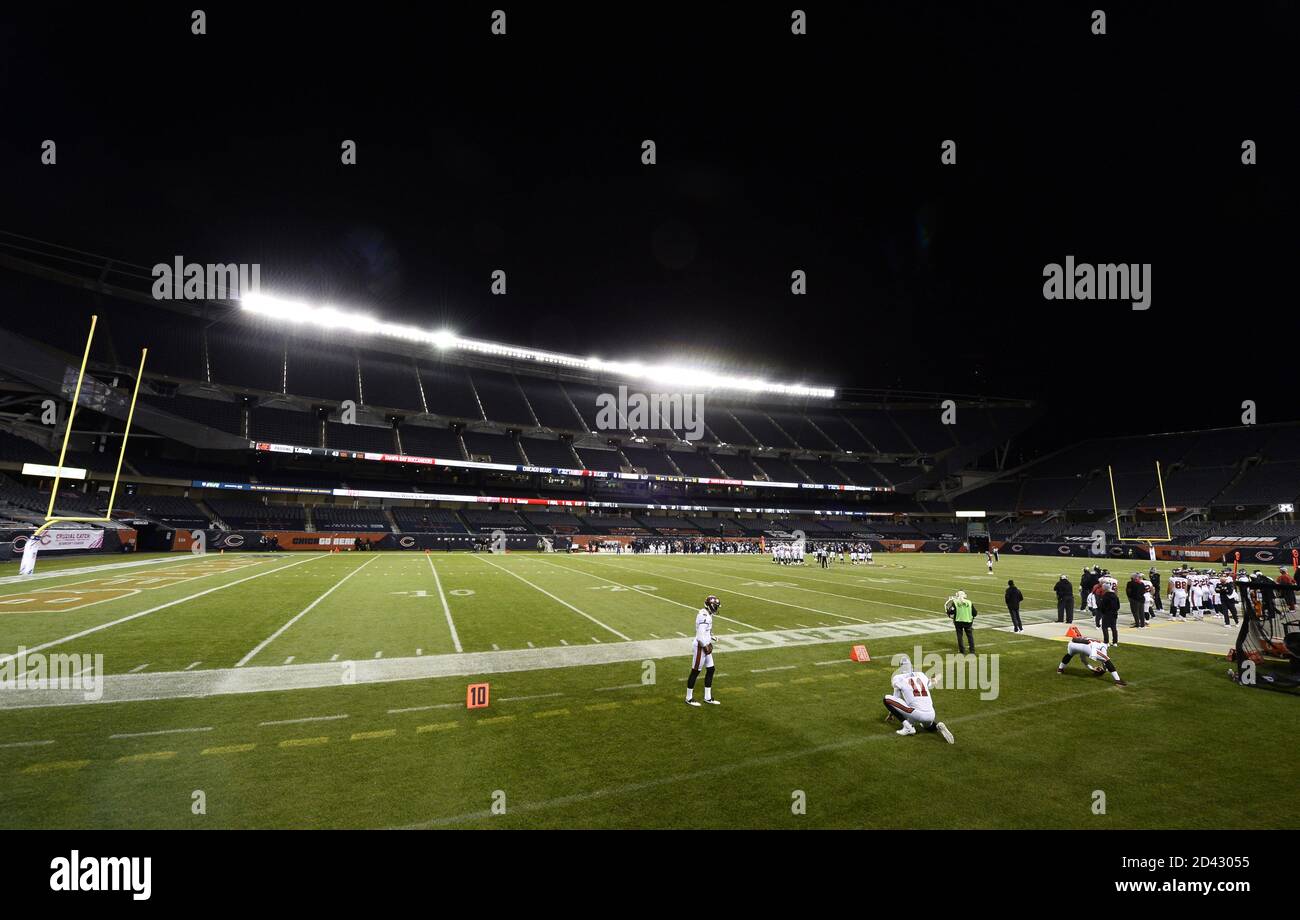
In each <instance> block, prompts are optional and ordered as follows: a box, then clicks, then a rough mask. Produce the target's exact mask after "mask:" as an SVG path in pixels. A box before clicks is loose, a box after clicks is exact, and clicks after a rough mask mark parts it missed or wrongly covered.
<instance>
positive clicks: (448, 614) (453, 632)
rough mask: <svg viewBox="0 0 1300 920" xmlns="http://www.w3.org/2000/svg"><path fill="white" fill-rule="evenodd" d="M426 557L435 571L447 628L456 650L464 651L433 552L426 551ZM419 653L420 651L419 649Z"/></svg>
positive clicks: (434, 578)
mask: <svg viewBox="0 0 1300 920" xmlns="http://www.w3.org/2000/svg"><path fill="white" fill-rule="evenodd" d="M424 558H425V559H427V560H428V561H429V571H431V572H433V583H434V584H435V585H437V586H438V599H439V600H441V601H442V612H443V614H444V615H445V616H446V617H447V628H448V629H450V630H451V642H452V645H454V646H456V651H458V652H463V651H465V649H463V648H461V645H460V636H458V635H457V634H456V624H455V623H453V622H452V620H451V608H450V607H449V606H447V595H446V594H444V593H443V591H442V579H441V578H439V577H438V570H437V569H436V568H434V565H433V554H432V553H425V555H424ZM416 654H417V655H418V654H419V652H418V651H417V652H416Z"/></svg>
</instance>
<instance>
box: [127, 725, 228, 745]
mask: <svg viewBox="0 0 1300 920" xmlns="http://www.w3.org/2000/svg"><path fill="white" fill-rule="evenodd" d="M210 731H212V726H211V725H205V726H203V727H202V728H164V729H161V730H159V731H156V732H122V733H121V734H117V735H109V736H108V739H109V740H110V741H114V740H116V739H118V738H152V737H154V736H155V735H189V734H193V733H194V732H210Z"/></svg>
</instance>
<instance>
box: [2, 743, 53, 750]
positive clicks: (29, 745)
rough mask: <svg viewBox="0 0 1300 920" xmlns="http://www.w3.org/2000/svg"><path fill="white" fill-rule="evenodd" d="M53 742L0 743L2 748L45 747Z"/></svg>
mask: <svg viewBox="0 0 1300 920" xmlns="http://www.w3.org/2000/svg"><path fill="white" fill-rule="evenodd" d="M53 743H54V742H53V741H10V742H8V743H6V744H0V748H20V747H44V746H45V745H47V744H53Z"/></svg>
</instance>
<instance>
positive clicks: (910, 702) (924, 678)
mask: <svg viewBox="0 0 1300 920" xmlns="http://www.w3.org/2000/svg"><path fill="white" fill-rule="evenodd" d="M902 659H903V660H902V661H901V662H900V663H899V666H898V670H897V671H896V672H895V673H894V677H893V688H894V692H893V693H890V694H889V695H887V696H886V697H885V711H886V712H888V713H889V715H887V716H885V721H886V722H893V721H894V720H895V719H897V720H898V721H899V722H902V723H903V727H902V728H900V729H899V730H898V731H896V732H895V733H894V734H896V735H915V734H916V727H917V726H918V725H919V726H921V727H922V728H924V729H925V730H926V731H931V732H938V733H939V734H941V735H943V740H944V741H947V742H948V743H949V744H953V743H954V742H955V740H956V739H954V738H953V736H952V732H950V731H948V726H946V725H944V724H943V723H942V722H939V721H937V720H936V719H935V714H934V697H933V696H932V695H931V693H930V678H929V675H927V674H926V673H925V672H924V671H913V670H912V659H910V658H908V657H907V656H906V655H903V656H902Z"/></svg>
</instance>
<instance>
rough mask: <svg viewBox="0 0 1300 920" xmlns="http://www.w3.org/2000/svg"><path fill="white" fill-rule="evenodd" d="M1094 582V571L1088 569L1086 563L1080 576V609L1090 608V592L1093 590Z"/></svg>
mask: <svg viewBox="0 0 1300 920" xmlns="http://www.w3.org/2000/svg"><path fill="white" fill-rule="evenodd" d="M1093 584H1094V582H1093V581H1092V573H1091V572H1089V571H1088V567H1087V566H1086V565H1085V566H1084V567H1083V574H1082V575H1080V576H1079V609H1080V610H1087V609H1088V592H1089V591H1091V590H1092V586H1093Z"/></svg>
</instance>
